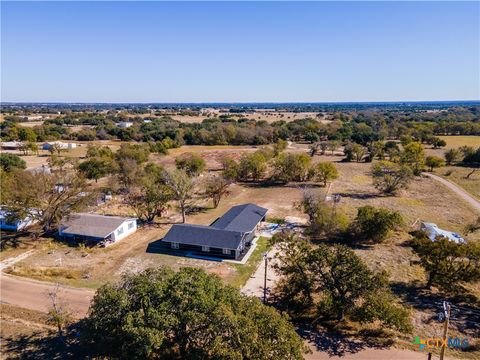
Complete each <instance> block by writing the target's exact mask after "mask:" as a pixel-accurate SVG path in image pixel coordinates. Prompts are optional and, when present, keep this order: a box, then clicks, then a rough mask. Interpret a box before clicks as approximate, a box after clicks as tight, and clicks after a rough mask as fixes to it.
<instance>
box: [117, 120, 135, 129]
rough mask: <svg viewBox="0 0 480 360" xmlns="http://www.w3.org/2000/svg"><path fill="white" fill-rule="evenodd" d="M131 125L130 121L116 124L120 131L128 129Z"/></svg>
mask: <svg viewBox="0 0 480 360" xmlns="http://www.w3.org/2000/svg"><path fill="white" fill-rule="evenodd" d="M132 125H133V122H131V121H121V122H119V123H118V124H117V126H118V127H119V128H122V129H126V128H129V127H130V126H132Z"/></svg>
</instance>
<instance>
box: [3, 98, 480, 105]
mask: <svg viewBox="0 0 480 360" xmlns="http://www.w3.org/2000/svg"><path fill="white" fill-rule="evenodd" d="M455 102H465V103H475V102H478V103H480V99H454V100H376V101H138V102H137V101H133V102H129V101H97V102H92V101H0V104H1V105H5V104H82V105H83V104H85V105H89V104H93V105H95V104H118V105H124V104H133V105H137V104H138V105H141V104H145V105H150V104H175V105H176V104H178V105H182V104H273V105H275V104H398V103H455Z"/></svg>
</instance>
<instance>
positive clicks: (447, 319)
mask: <svg viewBox="0 0 480 360" xmlns="http://www.w3.org/2000/svg"><path fill="white" fill-rule="evenodd" d="M443 312H444V314H445V322H444V323H443V344H442V350H441V351H440V360H443V357H444V356H445V349H446V346H445V343H446V342H447V332H448V324H449V322H450V304H449V303H448V301H444V302H443Z"/></svg>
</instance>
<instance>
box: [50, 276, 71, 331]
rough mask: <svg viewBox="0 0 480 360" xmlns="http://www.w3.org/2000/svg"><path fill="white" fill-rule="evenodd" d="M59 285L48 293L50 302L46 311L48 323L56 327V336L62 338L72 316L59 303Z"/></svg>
mask: <svg viewBox="0 0 480 360" xmlns="http://www.w3.org/2000/svg"><path fill="white" fill-rule="evenodd" d="M59 292H60V284H58V283H56V284H55V286H54V287H53V289H52V291H50V292H49V293H48V297H49V298H50V301H51V308H50V310H49V311H48V323H50V324H52V325H55V326H56V327H57V332H58V336H59V337H60V338H63V332H64V330H65V327H67V326H68V324H69V323H70V322H71V321H72V314H71V312H70V311H69V310H68V309H67V307H66V306H65V305H64V304H63V303H62V302H61V301H60V297H59Z"/></svg>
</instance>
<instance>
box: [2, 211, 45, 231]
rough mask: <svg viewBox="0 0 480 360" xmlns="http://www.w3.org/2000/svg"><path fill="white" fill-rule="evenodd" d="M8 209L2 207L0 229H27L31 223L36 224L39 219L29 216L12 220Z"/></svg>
mask: <svg viewBox="0 0 480 360" xmlns="http://www.w3.org/2000/svg"><path fill="white" fill-rule="evenodd" d="M8 217H9V213H8V211H6V210H4V209H1V208H0V229H1V230H8V231H20V230H25V229H26V228H28V227H29V226H30V225H33V224H35V223H36V222H37V221H36V220H34V219H32V218H31V217H29V216H27V217H25V218H23V219H19V220H12V219H9V218H8Z"/></svg>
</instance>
